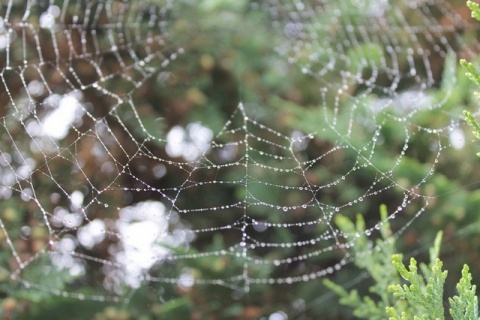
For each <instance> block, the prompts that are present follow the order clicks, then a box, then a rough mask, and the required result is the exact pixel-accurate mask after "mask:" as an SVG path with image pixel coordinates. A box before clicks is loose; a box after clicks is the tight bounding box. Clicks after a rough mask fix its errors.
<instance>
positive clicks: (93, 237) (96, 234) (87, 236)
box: [77, 219, 105, 249]
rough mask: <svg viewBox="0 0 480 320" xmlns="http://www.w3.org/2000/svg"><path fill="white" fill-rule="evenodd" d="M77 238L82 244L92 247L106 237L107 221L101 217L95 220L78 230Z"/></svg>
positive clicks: (88, 247)
mask: <svg viewBox="0 0 480 320" xmlns="http://www.w3.org/2000/svg"><path fill="white" fill-rule="evenodd" d="M77 238H78V241H79V242H80V244H81V245H82V246H84V247H85V248H87V249H92V248H93V247H94V246H95V245H96V244H99V243H100V242H102V241H103V239H105V223H104V222H103V221H102V220H100V219H95V220H93V221H92V222H90V223H89V224H87V225H85V226H83V227H81V228H80V229H79V230H78V232H77Z"/></svg>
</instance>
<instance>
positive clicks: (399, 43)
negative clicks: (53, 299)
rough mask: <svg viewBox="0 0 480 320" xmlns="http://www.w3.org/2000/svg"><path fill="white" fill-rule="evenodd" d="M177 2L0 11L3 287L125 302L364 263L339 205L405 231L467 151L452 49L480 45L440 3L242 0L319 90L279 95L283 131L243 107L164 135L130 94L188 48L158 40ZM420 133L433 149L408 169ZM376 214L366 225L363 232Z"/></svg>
mask: <svg viewBox="0 0 480 320" xmlns="http://www.w3.org/2000/svg"><path fill="white" fill-rule="evenodd" d="M176 5H178V4H174V3H173V2H170V1H164V2H158V1H155V2H151V3H147V4H140V3H137V2H134V1H130V2H117V1H106V2H90V1H87V2H82V1H72V2H69V1H65V2H64V3H57V2H51V3H47V2H39V3H36V2H28V3H27V4H22V5H20V4H16V3H15V2H13V1H8V2H7V3H5V4H2V9H1V12H2V13H1V17H2V18H1V20H0V49H1V51H0V55H1V58H0V61H1V62H0V63H1V70H2V71H1V73H0V77H1V82H2V95H1V97H0V99H1V100H0V103H1V109H0V119H1V127H0V128H1V140H0V172H1V176H2V178H1V184H0V198H1V199H2V202H3V204H2V205H1V207H2V210H3V213H2V214H1V215H0V228H1V230H2V231H3V232H2V234H1V235H2V237H1V239H2V247H3V250H4V252H8V254H9V257H10V258H9V260H8V261H9V265H8V266H3V267H2V268H3V269H2V270H6V272H7V273H8V276H9V277H10V279H11V280H13V281H15V282H18V283H19V284H21V286H23V287H25V288H28V289H31V288H35V289H38V290H41V291H46V292H49V293H52V294H56V295H62V296H67V297H73V298H76V299H93V300H99V301H107V300H113V301H128V299H130V297H131V296H132V295H133V294H134V293H135V291H136V289H138V288H139V287H140V286H142V285H144V284H158V286H164V285H167V286H171V287H176V288H180V289H182V290H189V288H191V287H192V286H196V285H215V286H222V287H226V288H228V289H231V290H233V292H234V293H235V294H236V295H237V296H242V295H243V294H245V293H248V292H250V291H251V290H255V288H261V287H265V286H266V285H278V284H286V285H289V284H294V283H303V282H310V281H312V280H315V279H318V278H323V277H325V276H329V275H331V274H333V273H335V272H338V271H339V270H341V269H342V268H343V267H344V266H345V265H347V264H351V263H352V262H354V261H355V260H356V259H361V257H358V256H354V255H352V254H351V250H350V249H351V246H352V245H353V244H354V240H352V239H355V236H357V237H358V236H359V235H358V234H357V235H355V234H354V235H352V234H345V233H343V232H341V231H340V230H339V229H338V227H337V226H336V224H335V217H336V216H337V215H338V214H342V215H346V216H352V215H353V214H355V213H357V212H365V211H368V210H374V208H375V207H377V208H378V204H380V203H383V199H385V198H388V199H389V216H388V220H392V221H397V220H399V219H400V218H398V217H399V216H402V215H406V216H407V218H406V219H404V220H401V221H402V222H401V227H400V228H399V231H398V235H401V234H402V233H403V232H404V230H405V229H406V228H407V227H408V226H409V225H410V224H411V223H412V221H414V219H415V218H416V217H418V216H420V215H421V213H422V212H424V211H425V210H426V208H427V206H428V204H429V200H430V199H432V197H431V196H430V195H428V194H427V193H425V191H424V186H425V185H426V184H427V182H428V181H429V178H430V177H432V175H433V174H434V173H435V171H436V169H437V166H438V163H439V162H441V160H442V157H443V156H444V155H445V154H446V150H447V149H449V148H451V147H452V146H453V147H455V148H461V147H462V146H460V147H459V144H460V145H462V144H464V143H465V137H464V136H463V131H462V130H461V129H459V128H461V122H460V117H459V114H460V113H459V110H445V109H444V106H445V105H446V101H448V99H450V97H451V95H452V94H453V90H454V85H455V81H456V80H455V77H456V59H457V58H458V56H461V57H466V58H472V57H474V55H475V54H474V53H475V51H478V50H479V46H478V43H477V42H476V41H474V40H468V39H467V40H466V37H464V35H463V33H464V32H465V33H466V30H468V28H471V27H470V25H469V23H470V22H469V20H468V18H467V17H466V16H461V15H460V14H459V13H458V12H459V11H458V10H453V7H452V6H453V4H451V3H449V2H447V1H442V0H436V1H397V2H395V3H389V2H387V1H368V0H364V1H273V0H271V1H265V2H261V3H260V2H258V3H257V2H252V3H250V4H249V9H248V10H257V11H261V12H265V13H267V14H268V15H269V18H270V21H271V24H272V26H273V28H275V29H276V30H277V31H278V33H279V34H281V35H282V36H281V39H282V41H281V42H280V44H279V45H278V46H277V47H276V49H277V54H278V55H279V56H280V57H281V59H283V61H284V62H286V63H287V64H291V65H293V66H294V68H295V70H297V71H299V73H301V74H303V75H304V76H305V77H307V79H309V81H315V83H316V84H317V88H318V92H317V93H315V97H316V104H315V106H312V107H306V108H298V106H296V105H294V104H292V103H289V102H287V100H282V99H278V100H274V102H275V103H273V104H274V106H272V107H271V108H272V110H280V111H279V113H280V114H283V115H285V117H287V118H288V119H294V120H291V121H290V122H288V121H287V123H288V124H291V126H290V127H286V126H282V124H278V125H273V124H267V123H268V116H265V114H264V113H262V112H261V111H259V109H260V110H261V109H262V108H263V107H258V106H255V105H254V104H249V102H248V101H244V103H240V104H239V105H238V107H237V108H236V109H235V111H233V113H232V114H231V115H230V116H229V118H228V120H227V122H226V123H225V124H224V126H223V128H222V129H221V130H219V131H218V132H215V133H214V132H213V131H212V130H211V129H210V128H207V127H206V126H204V125H203V124H202V123H200V122H191V123H189V124H188V125H182V124H181V123H178V124H171V125H169V126H168V130H165V132H163V131H162V130H164V127H163V126H164V123H163V122H162V121H163V120H162V118H160V117H156V116H155V113H154V112H152V110H151V109H152V108H151V107H149V106H148V105H147V102H146V101H145V99H143V95H145V94H146V91H148V90H147V89H145V88H148V87H149V86H150V84H149V83H150V82H152V81H156V82H159V83H162V85H165V86H166V87H167V88H168V79H169V78H171V77H172V76H175V72H176V69H175V68H179V64H178V63H176V61H177V60H178V59H179V57H180V56H188V55H189V51H188V50H187V49H184V48H188V43H177V42H175V41H173V40H172V39H175V32H179V31H175V30H176V29H175V28H174V23H175V21H176V20H175V19H180V18H178V16H176V15H181V13H179V12H177V11H175V6H176ZM266 28H268V26H266ZM172 30H173V31H172ZM335 39H343V40H342V41H336V40H335ZM332 43H334V44H335V46H332V45H330V44H332ZM454 53H457V55H455V54H454ZM439 86H442V88H444V90H443V91H442V92H443V94H442V96H440V97H438V96H437V97H435V98H432V96H431V95H429V94H428V92H429V90H431V89H432V90H433V89H434V88H437V87H439ZM265 108H266V107H265ZM165 109H167V110H168V109H170V110H174V111H173V112H175V106H174V105H172V106H166V107H165ZM431 114H440V115H442V117H438V119H439V120H438V121H437V122H435V123H432V122H429V121H427V120H428V119H429V118H430V117H431V116H430V115H431ZM295 119H296V120H295ZM295 121H297V122H295ZM296 123H301V124H302V125H301V126H299V125H296ZM392 127H393V128H395V129H396V130H397V131H396V132H394V133H391V132H387V131H386V128H392ZM158 128H160V129H158ZM392 136H394V137H392ZM418 141H423V143H424V144H425V145H427V146H428V150H427V152H426V153H427V155H423V156H422V158H421V159H419V161H420V162H422V163H423V167H422V172H421V173H420V175H419V176H420V178H418V179H417V180H416V181H410V180H408V179H407V178H406V177H407V176H408V175H407V174H406V171H408V166H409V161H410V160H409V158H411V157H415V155H416V154H417V153H418V151H416V149H415V147H416V146H418ZM452 141H453V142H452ZM388 154H394V155H395V156H394V157H393V159H389V160H388V161H386V160H385V159H386V158H388V156H387V155H388ZM352 185H356V186H357V189H355V190H353V189H352V188H351V186H352ZM358 190H360V191H358ZM372 216H373V217H376V216H374V215H372ZM397 218H398V219H397ZM18 220H23V221H24V223H23V225H22V224H18ZM15 222H17V224H18V225H20V226H21V227H19V228H17V227H15ZM386 222H387V221H380V220H379V219H378V218H376V220H371V221H369V222H368V226H367V229H366V231H365V234H366V235H367V236H368V237H372V238H373V237H375V236H376V234H377V233H378V230H379V229H380V227H381V226H382V225H383V224H384V223H386ZM372 250H375V248H374V247H373V248H372ZM106 252H108V254H107V253H106ZM365 254H368V253H365ZM45 261H47V263H46V264H47V265H51V266H52V267H53V268H54V269H56V270H60V271H62V270H63V272H64V277H66V278H69V277H73V278H88V277H100V278H101V279H102V286H103V287H104V290H105V292H104V294H99V295H91V294H86V293H83V292H77V291H75V290H74V289H72V288H69V289H66V288H64V287H62V286H57V285H56V284H55V283H54V282H52V281H50V280H48V281H47V280H45V281H43V280H42V279H39V278H38V274H39V273H40V274H41V272H40V271H38V269H39V266H43V265H45ZM212 261H214V262H215V265H213V266H212V265H211V264H212ZM60 271H58V272H60ZM35 276H37V277H35Z"/></svg>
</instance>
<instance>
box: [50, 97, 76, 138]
mask: <svg viewBox="0 0 480 320" xmlns="http://www.w3.org/2000/svg"><path fill="white" fill-rule="evenodd" d="M56 97H58V96H56V95H55V98H52V100H49V99H48V98H47V102H50V101H51V102H53V103H55V102H56ZM84 112H85V110H84V109H83V107H82V105H81V104H80V102H79V101H78V98H77V97H76V96H75V95H74V94H73V93H70V94H67V95H65V96H63V97H61V98H60V99H59V100H58V105H57V108H56V109H55V110H54V111H52V112H50V113H49V114H47V116H46V117H45V119H44V121H43V134H44V135H47V136H50V137H52V138H54V139H63V138H65V136H66V135H67V134H68V131H69V129H70V126H71V125H72V124H73V123H74V122H75V120H77V119H78V118H80V117H81V116H82V115H83V113H84Z"/></svg>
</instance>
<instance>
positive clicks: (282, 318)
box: [268, 311, 288, 320]
mask: <svg viewBox="0 0 480 320" xmlns="http://www.w3.org/2000/svg"><path fill="white" fill-rule="evenodd" d="M287 319H288V316H287V314H286V313H285V312H283V311H277V312H275V313H272V314H271V315H270V316H269V317H268V320H287Z"/></svg>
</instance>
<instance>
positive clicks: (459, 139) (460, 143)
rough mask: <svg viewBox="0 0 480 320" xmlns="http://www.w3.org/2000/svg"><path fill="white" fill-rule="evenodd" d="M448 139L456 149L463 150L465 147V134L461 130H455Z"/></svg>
mask: <svg viewBox="0 0 480 320" xmlns="http://www.w3.org/2000/svg"><path fill="white" fill-rule="evenodd" d="M448 139H449V140H450V144H451V145H452V147H454V148H455V149H462V148H463V147H464V146H465V133H464V132H463V130H462V129H460V128H455V129H453V130H452V131H451V132H450V135H449V137H448Z"/></svg>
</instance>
